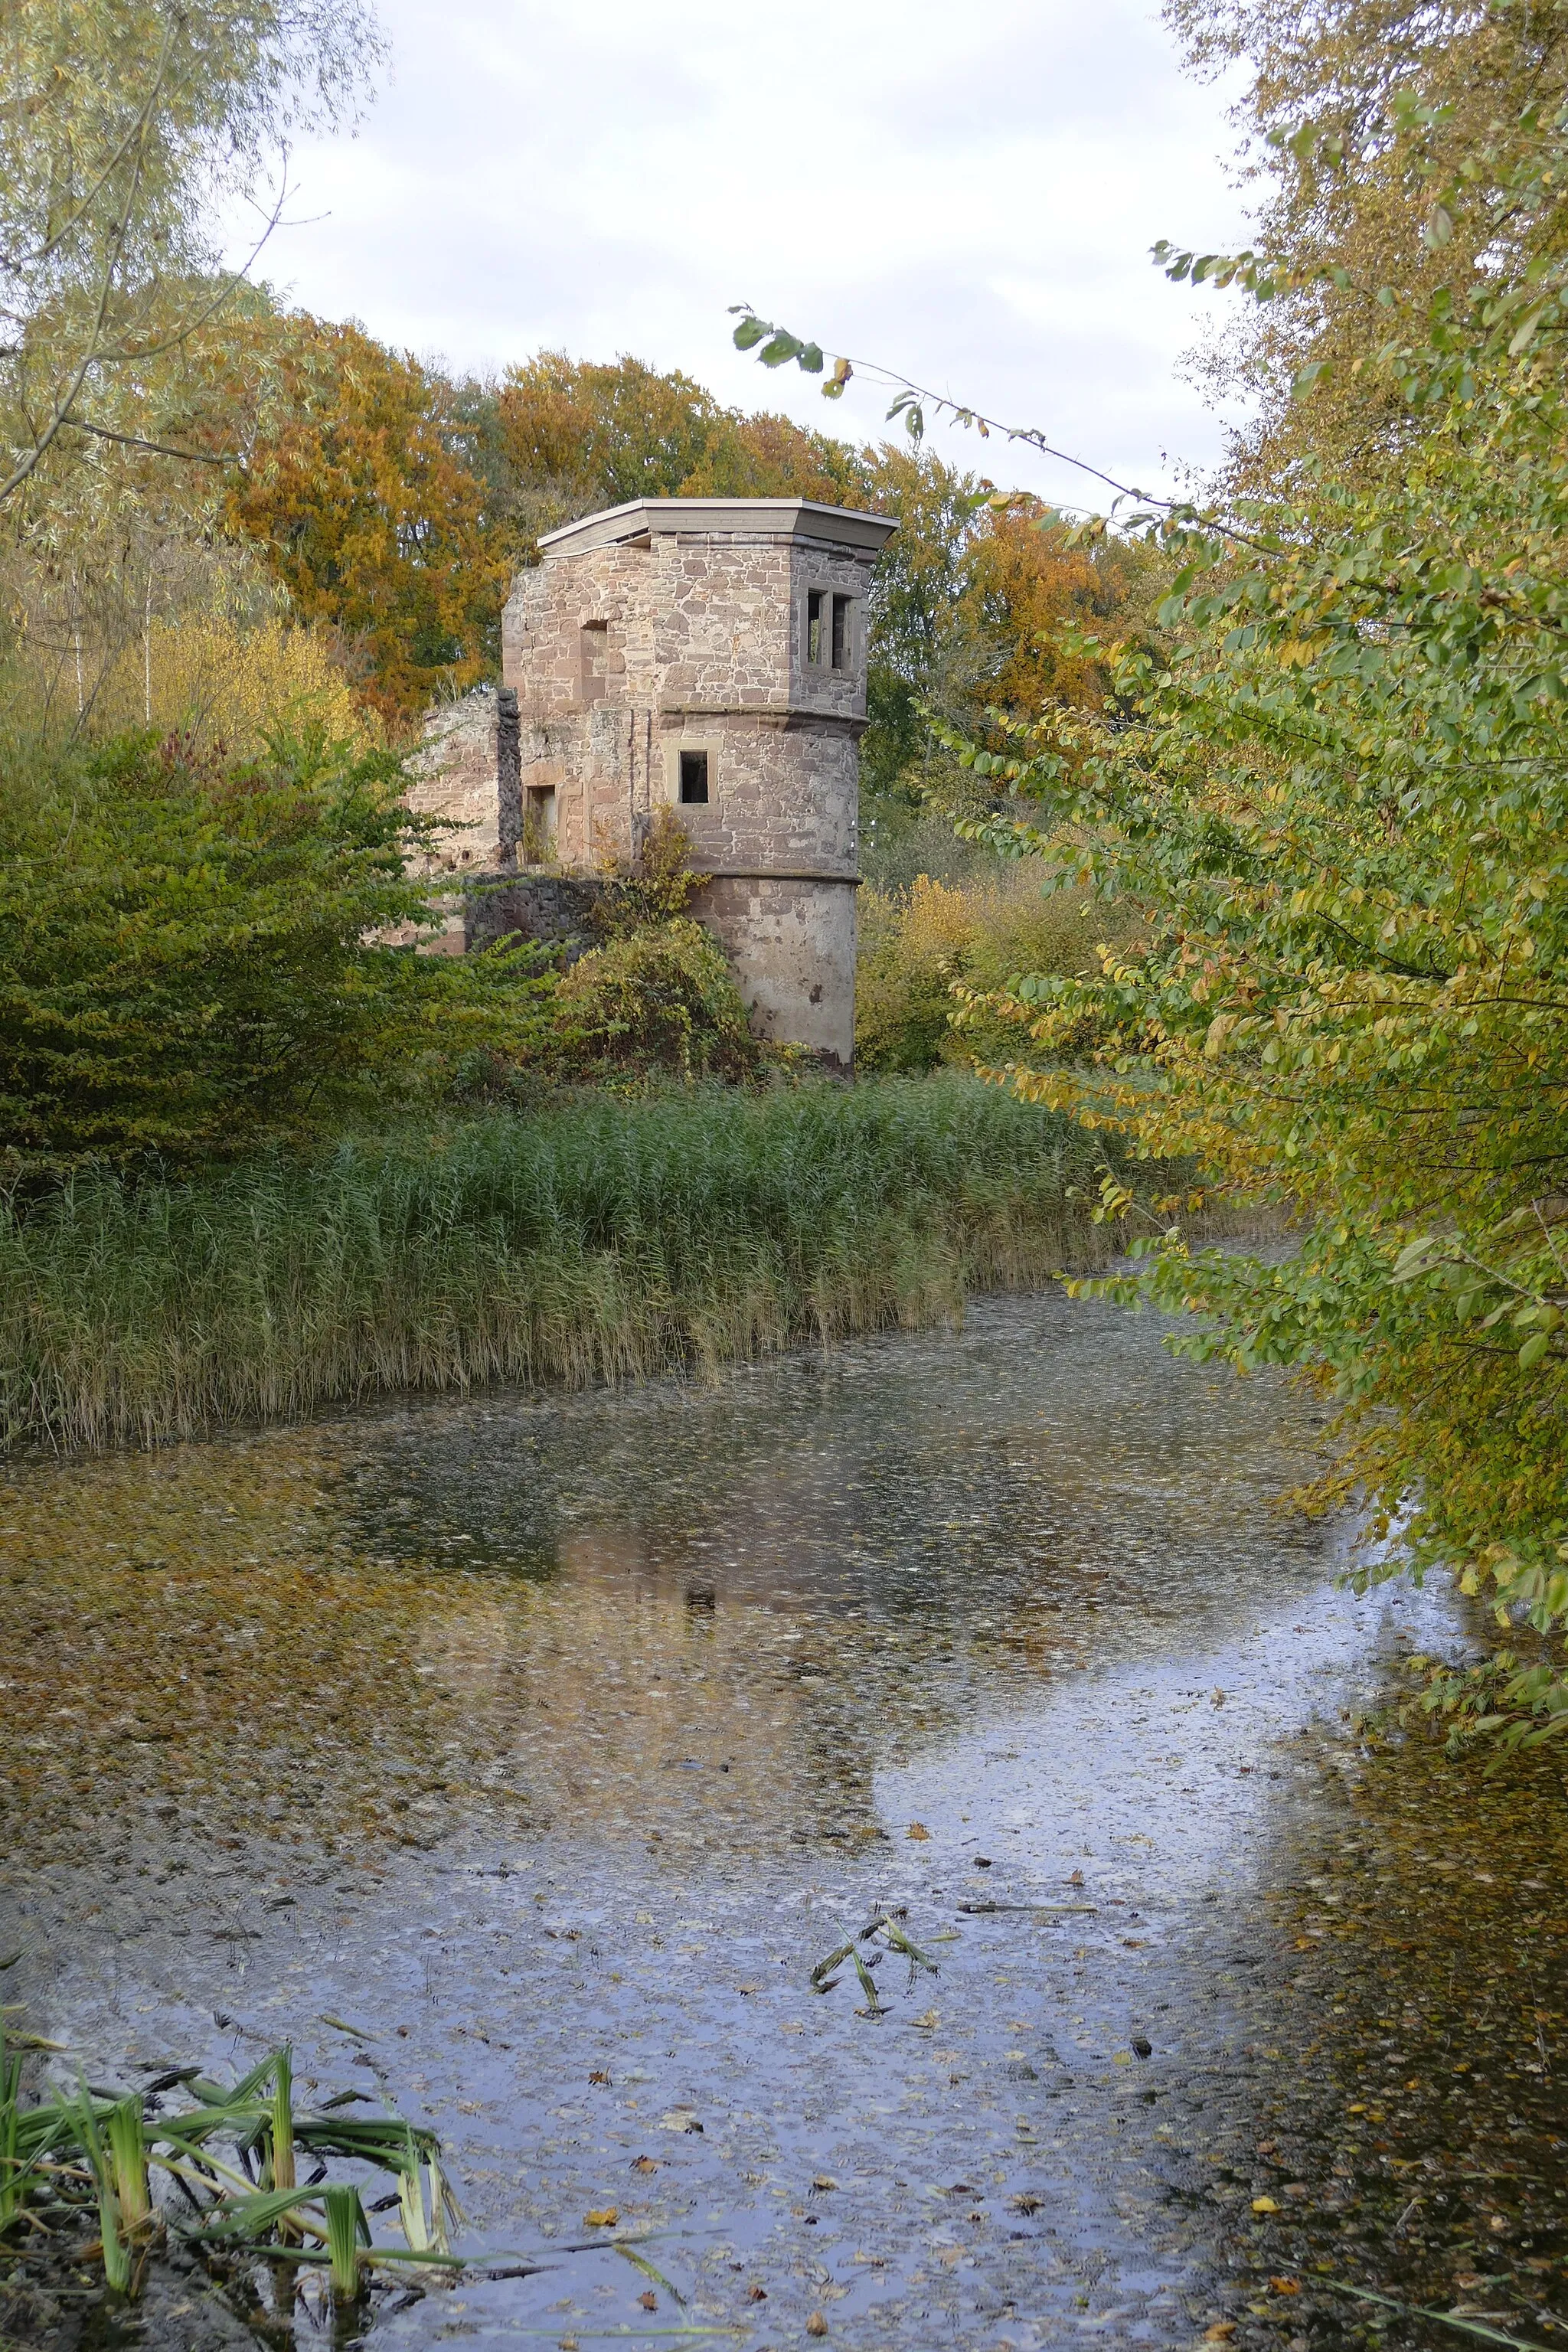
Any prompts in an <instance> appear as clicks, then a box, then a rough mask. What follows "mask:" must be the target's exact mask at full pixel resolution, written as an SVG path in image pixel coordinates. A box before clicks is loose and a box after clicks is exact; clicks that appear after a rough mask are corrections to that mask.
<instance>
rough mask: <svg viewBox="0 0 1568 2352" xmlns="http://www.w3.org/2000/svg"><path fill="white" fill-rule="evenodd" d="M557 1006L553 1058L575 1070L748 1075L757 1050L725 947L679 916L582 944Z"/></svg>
mask: <svg viewBox="0 0 1568 2352" xmlns="http://www.w3.org/2000/svg"><path fill="white" fill-rule="evenodd" d="M555 1013H556V1022H555V1039H554V1048H553V1050H554V1055H555V1057H556V1061H557V1066H558V1067H559V1068H560V1069H561V1070H562V1072H563V1075H566V1076H573V1077H578V1078H595V1077H596V1078H599V1079H601V1080H603V1079H610V1080H612V1081H618V1082H623V1083H625V1082H628V1081H630V1082H635V1081H637V1080H638V1079H643V1078H647V1077H648V1076H654V1075H656V1074H660V1075H668V1076H675V1077H679V1078H683V1079H687V1080H689V1079H693V1078H708V1077H712V1078H747V1077H751V1076H753V1075H754V1074H755V1072H756V1070H757V1068H758V1066H759V1064H760V1061H761V1058H762V1048H761V1046H760V1045H759V1044H758V1042H757V1040H756V1038H755V1037H753V1036H752V1033H751V1030H750V1029H749V1027H748V1026H747V1023H746V1008H745V1006H744V1004H743V1003H742V1001H741V993H740V991H739V989H737V987H736V986H735V982H734V981H733V979H732V978H731V972H730V967H729V964H728V963H727V961H725V957H724V950H723V949H722V948H721V946H720V945H719V942H718V940H715V939H714V937H713V935H712V933H711V932H710V931H705V930H704V929H703V928H702V926H701V924H700V923H695V922H692V921H691V920H690V919H689V917H687V916H683V915H677V916H673V917H671V918H669V919H668V920H666V921H664V922H662V923H658V924H641V925H638V926H637V928H635V929H631V930H628V931H625V932H623V933H621V934H620V935H619V936H616V937H612V938H610V939H609V940H606V941H605V944H604V945H603V946H602V947H597V948H592V949H590V950H589V951H588V953H587V954H586V955H585V956H584V957H583V958H582V959H581V960H580V961H578V962H577V963H575V964H574V966H573V968H572V970H571V971H569V972H567V973H566V975H565V976H564V978H563V980H562V982H561V983H560V987H559V990H558V992H557V995H556V1000H555Z"/></svg>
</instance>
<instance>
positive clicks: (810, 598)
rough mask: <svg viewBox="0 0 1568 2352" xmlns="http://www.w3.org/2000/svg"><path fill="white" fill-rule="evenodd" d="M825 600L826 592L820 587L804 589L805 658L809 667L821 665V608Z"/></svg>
mask: <svg viewBox="0 0 1568 2352" xmlns="http://www.w3.org/2000/svg"><path fill="white" fill-rule="evenodd" d="M826 602H827V597H826V592H825V591H824V590H822V589H821V588H808V589H807V590H806V592H805V659H806V666H807V667H808V668H811V669H820V668H821V667H822V608H823V606H824V604H826Z"/></svg>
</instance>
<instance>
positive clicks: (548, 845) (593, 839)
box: [501, 499, 897, 1069]
mask: <svg viewBox="0 0 1568 2352" xmlns="http://www.w3.org/2000/svg"><path fill="white" fill-rule="evenodd" d="M896 528H897V526H896V525H895V524H893V523H892V522H890V521H888V520H885V519H884V518H883V517H882V516H880V515H868V514H857V513H853V512H851V511H849V510H848V509H843V508H838V507H826V506H817V505H815V504H814V503H812V502H811V501H810V500H809V499H636V500H634V501H633V502H632V503H631V504H630V505H628V506H624V507H615V508H612V509H609V510H608V511H607V512H605V513H603V514H596V515H589V516H588V517H587V518H586V519H585V520H584V521H582V522H575V523H569V524H568V525H567V526H566V527H565V529H564V530H555V531H552V532H550V533H549V535H548V536H547V537H546V538H544V539H542V540H541V541H540V542H539V544H540V550H541V554H542V561H541V562H540V563H539V565H538V567H537V568H536V569H535V570H533V571H531V572H524V573H523V574H522V575H521V578H520V579H519V581H518V583H517V584H516V586H515V588H514V589H513V592H512V595H511V599H510V603H509V604H508V605H507V607H506V612H505V614H504V616H503V620H502V634H501V674H502V678H503V682H504V685H503V700H504V702H505V703H506V704H507V705H508V706H510V693H515V695H516V697H517V726H518V737H517V745H518V756H517V770H516V773H517V778H518V785H517V789H518V791H519V794H520V806H519V808H518V811H517V815H516V818H515V819H514V823H515V824H516V829H517V832H518V836H519V837H518V845H517V857H518V862H519V864H520V865H535V866H542V867H551V866H554V867H556V868H557V869H563V870H564V871H565V872H567V873H569V874H570V873H574V872H575V873H587V872H590V871H592V870H593V869H594V868H595V867H596V866H598V865H599V864H600V863H601V862H602V860H603V857H604V855H605V850H606V849H608V848H612V847H613V848H615V849H616V850H618V851H619V852H620V853H621V854H622V855H623V856H631V855H635V853H636V851H637V847H638V845H639V844H640V841H641V840H642V838H643V836H644V835H646V833H647V827H648V825H649V824H650V822H651V820H652V816H653V812H654V811H655V809H656V808H658V807H659V806H660V805H667V806H668V807H670V808H671V809H672V810H673V811H674V813H675V814H677V815H678V816H679V820H680V822H681V824H683V825H684V826H685V828H686V830H687V832H688V833H689V835H690V836H691V842H692V849H693V865H694V866H695V867H696V868H697V869H698V870H700V872H702V873H704V874H707V875H709V876H710V877H711V879H710V881H709V882H708V883H707V884H706V885H705V886H704V887H703V889H702V890H701V891H700V893H699V894H698V895H697V897H696V898H695V899H694V901H693V911H694V912H695V913H696V914H697V915H698V916H699V917H700V919H701V920H702V921H703V922H705V923H706V924H708V926H709V927H710V929H712V930H714V931H715V932H716V933H717V934H718V936H719V937H720V939H721V940H722V941H723V944H724V947H725V950H726V951H727V953H728V955H729V957H730V961H731V966H732V968H733V970H734V972H735V976H736V979H737V981H738V982H739V984H740V988H741V992H742V995H743V996H744V998H745V1000H746V1003H747V1005H748V1007H749V1008H750V1011H751V1015H752V1023H753V1025H754V1026H755V1028H756V1029H757V1030H758V1032H759V1033H760V1034H762V1035H763V1036H764V1037H769V1038H772V1039H773V1040H775V1041H776V1042H779V1043H788V1044H794V1045H803V1046H805V1047H807V1048H808V1049H809V1050H810V1051H811V1052H813V1053H815V1054H816V1055H820V1056H821V1057H822V1059H823V1060H824V1061H826V1062H827V1063H829V1064H831V1065H833V1066H837V1067H839V1068H843V1069H847V1068H848V1066H849V1064H850V1059H851V1056H852V1054H853V1050H854V1034H855V930H856V927H855V892H856V888H857V886H858V878H859V877H858V873H857V861H858V789H859V755H858V743H859V738H860V736H861V734H862V732H863V731H864V729H865V725H866V594H867V590H868V585H869V583H870V578H871V572H872V570H873V567H874V566H875V563H876V561H877V558H878V556H879V554H880V552H881V551H882V549H883V548H884V547H885V546H886V545H887V542H888V541H889V538H890V537H891V536H892V533H893V531H894V530H895V529H896ZM504 689H510V693H506V692H505V691H504ZM505 715H506V718H507V719H510V708H508V709H506V714H505ZM503 824H504V817H503Z"/></svg>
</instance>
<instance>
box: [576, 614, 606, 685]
mask: <svg viewBox="0 0 1568 2352" xmlns="http://www.w3.org/2000/svg"><path fill="white" fill-rule="evenodd" d="M578 635H579V637H580V639H581V659H582V666H583V699H584V702H602V701H603V700H604V698H605V673H606V671H607V670H608V668H609V659H608V656H609V647H610V631H609V624H608V623H607V622H605V621H585V622H584V625H583V627H582V629H581V630H580V631H579V632H578Z"/></svg>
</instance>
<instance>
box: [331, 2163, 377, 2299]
mask: <svg viewBox="0 0 1568 2352" xmlns="http://www.w3.org/2000/svg"><path fill="white" fill-rule="evenodd" d="M321 2206H322V2210H323V2211H324V2212H325V2214H326V2217H327V2260H328V2262H329V2263H331V2274H332V2297H333V2300H334V2302H337V2303H353V2302H355V2301H357V2300H358V2296H359V2291H360V2284H361V2278H360V2248H361V2246H362V2245H364V2246H368V2245H369V2243H370V2223H369V2222H368V2221H366V2220H365V2215H364V2207H363V2205H362V2204H361V2202H360V2193H359V2190H358V2189H354V2188H353V2187H351V2186H350V2185H349V2183H348V2182H346V2181H341V2180H340V2181H335V2182H334V2183H333V2184H332V2186H331V2188H330V2189H323V2190H322V2191H321Z"/></svg>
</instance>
